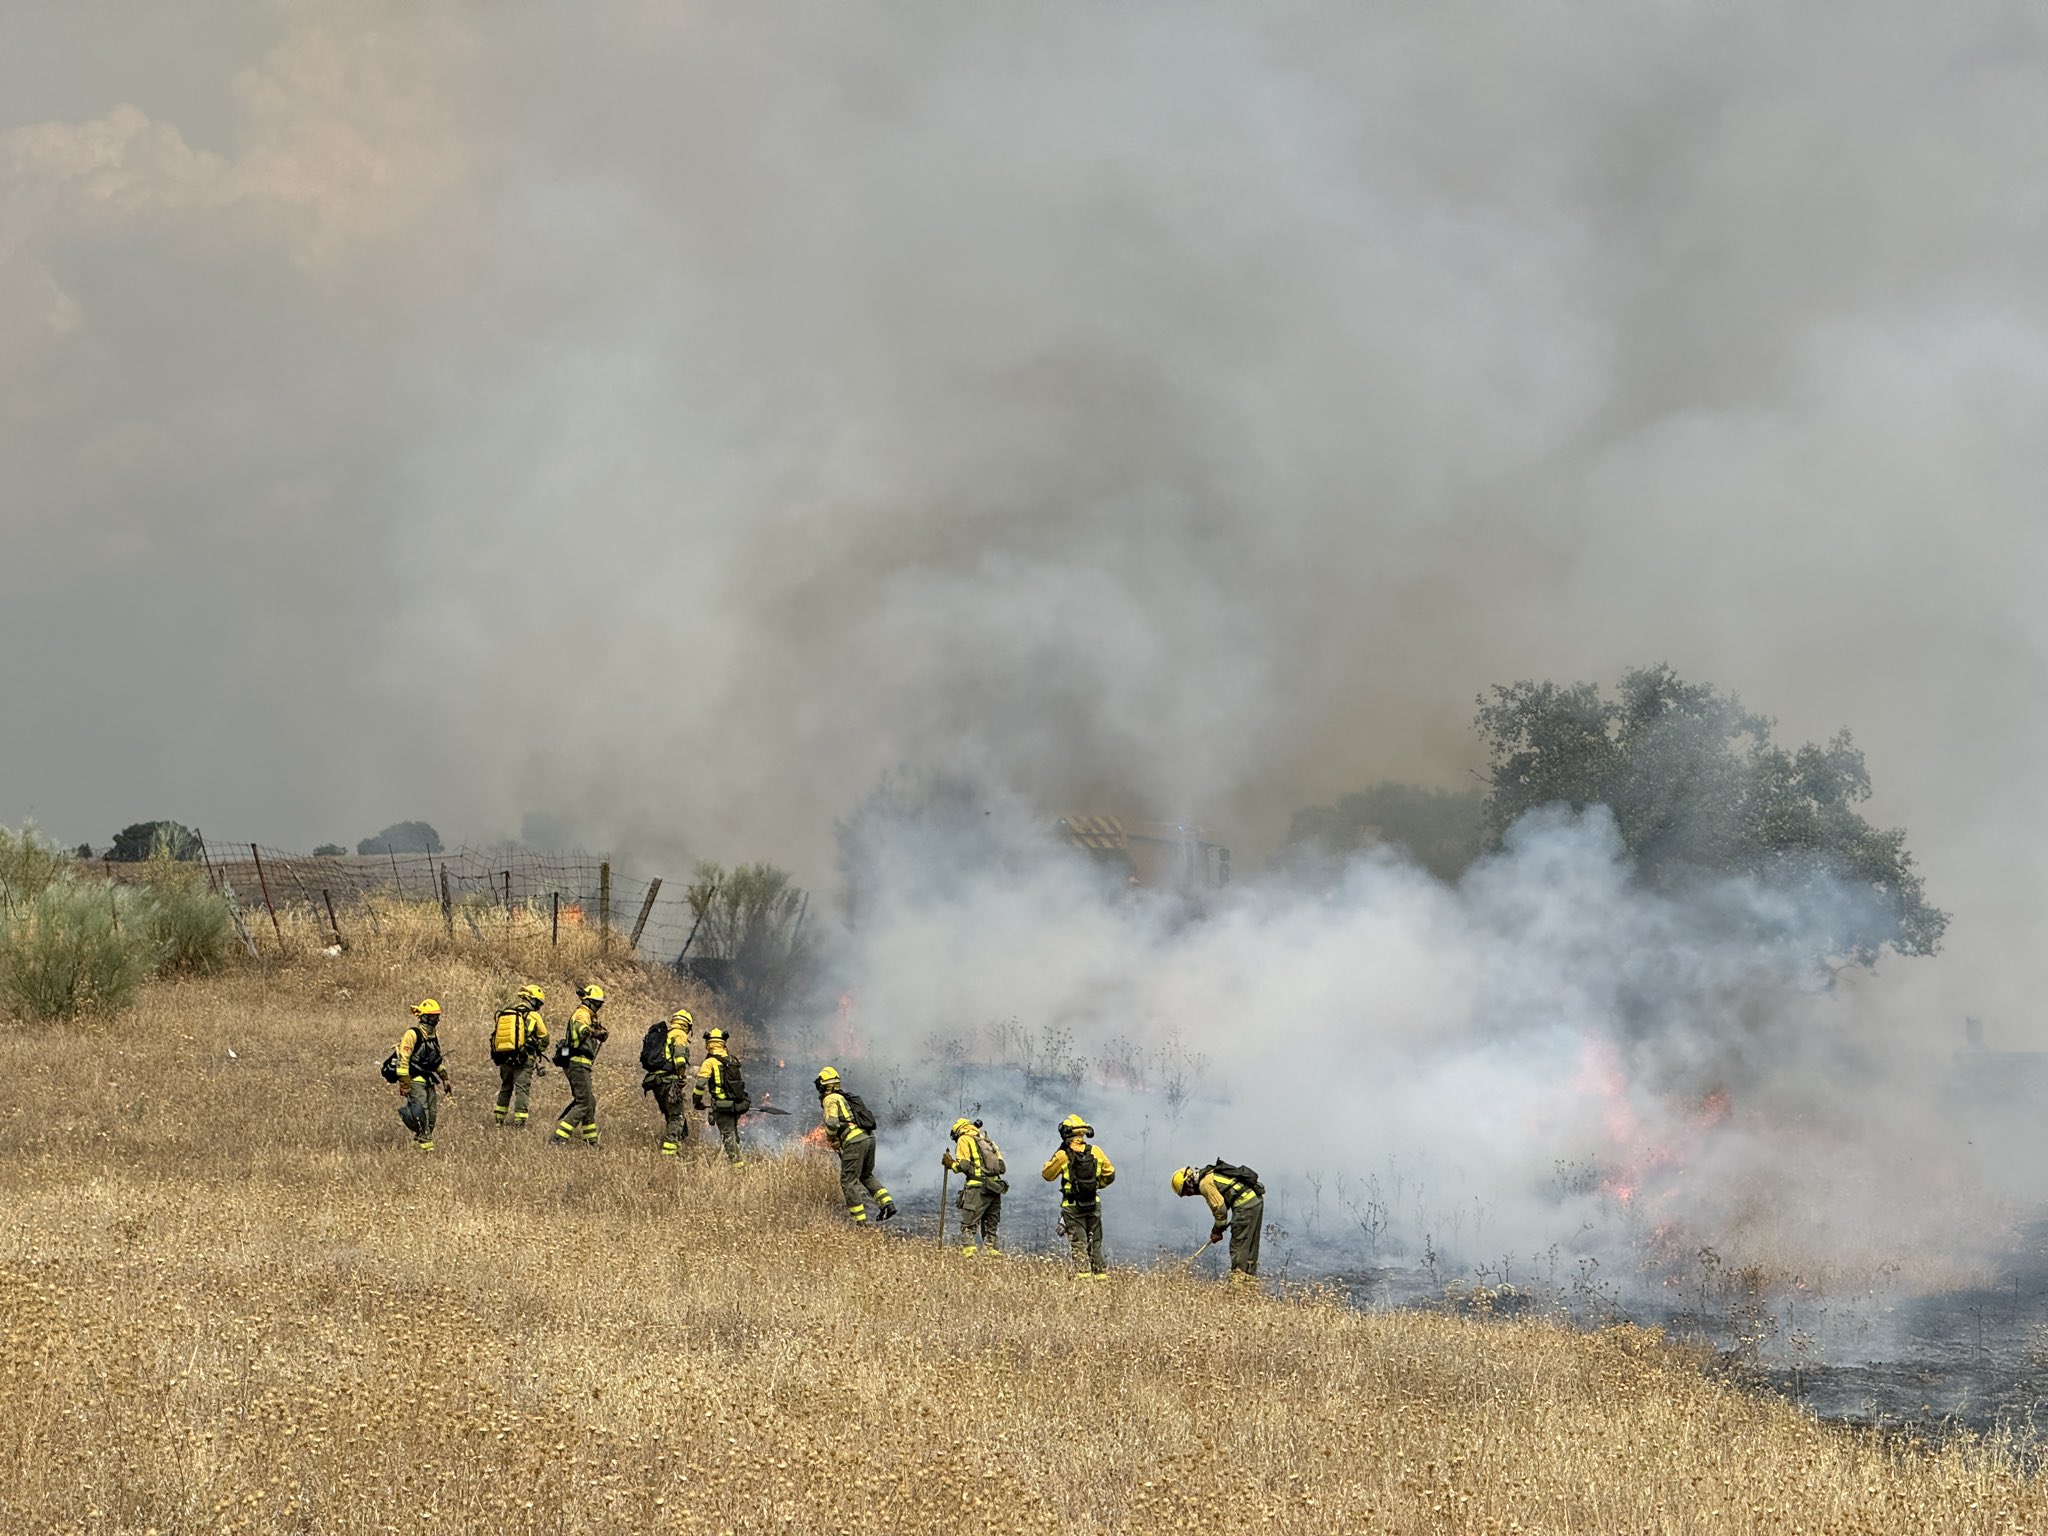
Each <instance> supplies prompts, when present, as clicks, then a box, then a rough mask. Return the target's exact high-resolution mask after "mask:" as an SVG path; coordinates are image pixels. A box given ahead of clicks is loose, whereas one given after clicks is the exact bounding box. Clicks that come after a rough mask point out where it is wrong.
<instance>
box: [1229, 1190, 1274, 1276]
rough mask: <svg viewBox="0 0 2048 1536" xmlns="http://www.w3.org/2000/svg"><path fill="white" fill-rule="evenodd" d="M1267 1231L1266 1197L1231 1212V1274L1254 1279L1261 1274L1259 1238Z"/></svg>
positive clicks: (1236, 1207) (1239, 1206)
mask: <svg viewBox="0 0 2048 1536" xmlns="http://www.w3.org/2000/svg"><path fill="white" fill-rule="evenodd" d="M1265 1230H1266V1201H1265V1197H1264V1196H1260V1197H1259V1198H1258V1199H1255V1200H1247V1201H1245V1203H1244V1204H1243V1205H1238V1206H1233V1207H1231V1211H1230V1272H1231V1273H1232V1274H1233V1275H1246V1276H1250V1277H1252V1278H1254V1279H1256V1278H1257V1276H1258V1273H1259V1237H1260V1234H1262V1233H1263V1232H1264V1231H1265Z"/></svg>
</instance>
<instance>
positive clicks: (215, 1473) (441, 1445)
mask: <svg viewBox="0 0 2048 1536" xmlns="http://www.w3.org/2000/svg"><path fill="white" fill-rule="evenodd" d="M383 926H384V933H383V936H382V937H381V938H379V939H377V940H374V941H373V940H370V939H369V938H368V937H367V936H365V938H364V940H363V943H362V944H361V946H360V947H359V948H356V949H353V950H351V951H350V952H349V953H347V954H345V955H342V956H340V957H337V958H329V957H326V956H322V955H319V954H317V953H316V952H314V949H313V946H312V944H311V942H310V934H302V935H300V936H299V937H298V942H297V949H296V952H295V953H293V954H292V955H291V956H290V957H289V958H287V959H284V960H273V961H266V963H265V965H264V966H263V967H262V968H260V969H259V968H253V967H252V968H247V969H243V970H239V971H237V972H235V973H233V974H230V975H228V976H225V977H221V978H216V979H213V980H207V981H193V982H185V983H176V984H168V983H166V984H156V985H153V986H152V987H151V988H149V989H148V990H147V991H146V992H145V993H144V995H143V998H142V1001H141V1003H140V1004H139V1006H138V1007H137V1008H136V1009H135V1010H134V1011H132V1012H131V1013H129V1014H128V1015H126V1016H124V1017H122V1018H121V1019H119V1020H115V1021H102V1022H96V1023H92V1024H89V1025H83V1026H80V1027H78V1028H76V1029H64V1030H57V1031H39V1030H32V1029H29V1028H26V1027H24V1026H20V1025H15V1024H6V1023H0V1073H4V1075H5V1080H6V1083H7V1092H6V1094H5V1096H4V1100H0V1199H4V1203H5V1215H4V1217H0V1330H4V1332H0V1390H4V1402H5V1409H4V1412H0V1469H4V1471H0V1532H5V1533H9V1536H12V1533H24V1536H28V1533H34V1536H41V1533H57V1532H67V1533H68V1532H77V1533H96V1536H97V1533H108V1536H112V1533H135V1536H141V1533H146V1532H157V1533H161V1536H172V1533H188V1532H190V1533H197V1532H213V1531H252V1532H253V1531H278V1532H285V1531H290V1532H308V1533H323V1536H359V1533H360V1536H369V1533H378V1532H405V1533H415V1532H492V1533H506V1536H526V1533H541V1532H545V1533H558V1532H559V1533H577V1536H582V1533H593V1536H594V1533H613V1532H620V1533H623V1532H650V1531H651V1532H672V1531H674V1532H700V1531H702V1532H717V1531H729V1532H734V1533H769V1532H799V1531H800V1532H804V1533H806V1536H816V1533H819V1532H824V1533H828V1536H837V1533H850V1532H875V1533H889V1532H944V1533H950V1536H960V1533H966V1532H979V1531H1020V1532H1041V1531H1043V1532H1051V1531H1073V1532H1108V1531H1128V1532H1154V1531H1157V1532H1167V1531H1173V1532H1219V1533H1220V1532H1233V1533H1235V1532H1245V1531H1253V1532H1264V1531H1274V1532H1301V1533H1308V1532H1318V1533H1324V1532H1327V1533H1338V1532H1415V1533H1423V1532H1429V1533H1458V1536H1463V1533H1474V1536H1477V1533H1499V1532H1527V1533H1537V1532H1542V1533H1553V1536H1564V1533H1568V1532H1569V1533H1594V1532H1598V1533H1610V1532H1611V1533H1623V1532H1625V1533H1647V1532H1659V1533H1706V1532H1787V1533H1789V1532H1813V1533H1820V1532H1830V1533H1843V1536H1847V1533H1852V1532H1853V1533H1880V1532H1883V1533H1897V1536H1922V1533H1927V1532H1943V1533H1951V1532H1952V1533H1974V1532H1986V1533H1988V1532H2039V1531H2044V1530H2048V1490H2044V1489H2043V1487H2042V1486H2040V1485H2039V1484H2037V1483H2035V1482H2033V1481H2031V1480H2030V1479H2029V1478H2028V1477H2027V1476H2025V1475H2024V1474H2023V1473H2022V1472H2021V1471H2020V1470H2019V1469H2018V1466H2017V1464H2016V1463H2015V1461H2014V1460H2013V1459H2012V1457H2011V1456H2010V1454H2009V1453H2008V1452H2007V1451H2005V1450H2003V1449H2001V1448H2000V1447H1996V1446H1986V1445H1982V1444H1977V1443H1968V1442H1965V1443H1958V1444H1952V1445H1948V1446H1945V1447H1943V1448H1940V1449H1935V1450H1916V1449H1912V1448H1909V1447H1903V1446H1899V1445H1896V1444H1888V1443H1885V1442H1881V1441H1879V1440H1877V1439H1875V1438H1873V1437H1870V1436H1866V1435H1861V1434H1856V1433H1851V1432H1846V1431H1841V1430H1835V1429H1830V1428H1826V1427H1823V1426H1821V1425H1819V1424H1816V1423H1814V1422H1813V1421H1811V1420H1809V1419H1808V1418H1806V1417H1804V1416H1803V1415H1802V1414H1800V1413H1799V1412H1798V1411H1796V1410H1794V1409H1793V1408H1791V1407H1789V1406H1787V1405H1785V1404H1782V1403H1780V1402H1777V1401H1774V1400H1770V1399H1765V1398H1759V1397H1753V1396H1749V1395H1745V1394H1743V1393H1741V1392H1739V1391H1737V1390H1735V1389H1733V1388H1731V1387H1729V1386H1727V1385H1725V1384H1722V1383H1719V1382H1716V1381H1714V1380H1712V1379H1709V1378H1708V1377H1707V1376H1705V1375H1703V1374H1701V1372H1700V1371H1699V1370H1698V1369H1697V1367H1696V1365H1695V1363H1694V1362H1692V1361H1690V1360H1688V1359H1686V1358H1684V1357H1682V1356H1681V1355H1679V1354H1678V1353H1676V1352H1675V1351H1672V1350H1669V1349H1667V1348H1666V1347H1665V1346H1664V1345H1663V1344H1661V1343H1660V1341H1659V1340H1658V1339H1657V1338H1656V1337H1654V1336H1652V1335H1648V1334H1644V1333H1641V1332H1638V1331H1634V1330H1621V1331H1616V1332H1611V1333H1606V1334H1598V1335H1583V1334H1574V1333H1571V1332H1568V1331H1565V1330H1561V1329H1559V1328H1556V1327H1553V1326H1550V1325H1546V1324H1538V1323H1522V1322H1515V1323H1501V1322H1484V1321H1474V1320H1467V1319H1456V1318H1450V1317H1445V1316H1435V1315H1428V1316H1425V1315H1392V1316H1389V1315H1367V1314H1362V1313H1358V1312H1355V1311H1351V1310H1347V1309H1346V1308H1345V1307H1343V1306H1341V1305H1339V1304H1337V1303H1335V1302H1334V1301H1332V1300H1330V1299H1328V1298H1319V1297H1317V1296H1315V1295H1313V1294H1295V1295H1287V1296H1277V1297H1239V1296H1233V1295H1230V1294H1228V1293H1227V1292H1226V1290H1225V1288H1224V1287H1222V1286H1221V1285H1219V1284H1216V1283H1214V1282H1213V1281H1193V1280H1186V1279H1181V1278H1178V1277H1175V1276H1172V1275H1167V1274H1150V1273H1136V1272H1133V1273H1127V1274H1122V1275H1120V1276H1118V1278H1117V1279H1116V1280H1115V1281H1114V1283H1112V1284H1110V1285H1107V1286H1086V1287H1076V1286H1074V1285H1073V1284H1072V1283H1071V1282H1069V1281H1068V1280H1067V1279H1066V1278H1065V1277H1064V1273H1063V1271H1062V1269H1061V1268H1060V1267H1059V1266H1058V1265H1056V1264H1054V1263H1052V1262H1050V1261H1045V1260H1038V1259H1012V1260H1006V1261H1001V1262H987V1261H983V1262H978V1263H975V1262H970V1261H968V1260H964V1259H962V1258H960V1257H959V1256H958V1255H957V1254H956V1253H953V1252H952V1251H950V1250H941V1249H939V1248H937V1247H936V1246H935V1245H934V1244H933V1243H932V1242H930V1241H929V1234H928V1233H926V1234H923V1236H922V1240H920V1235H919V1234H915V1233H911V1234H902V1233H896V1232H891V1231H889V1230H887V1229H883V1230H871V1231H864V1232H856V1231H851V1230H848V1229H847V1228H846V1226H845V1225H844V1222H843V1216H842V1215H841V1213H840V1212H839V1211H838V1209H837V1201H836V1198H835V1196H836V1191H835V1186H834V1184H833V1181H832V1178H831V1176H830V1172H829V1170H828V1169H827V1168H826V1167H825V1166H824V1165H823V1163H822V1161H821V1160H819V1159H817V1158H816V1157H815V1156H814V1155H811V1154H805V1153H797V1154H794V1155H792V1156H790V1157H788V1158H783V1159H764V1160H761V1161H759V1162H757V1163H755V1164H753V1165H752V1166H750V1167H748V1168H747V1169H746V1170H744V1171H743V1172H741V1173H739V1174H737V1175H735V1174H733V1173H731V1172H729V1171H728V1170H727V1168H726V1167H725V1166H724V1164H723V1163H722V1162H721V1161H719V1160H717V1158H716V1157H715V1155H714V1154H711V1153H709V1152H707V1151H706V1149H705V1148H704V1147H703V1145H702V1143H701V1141H699V1140H694V1139H693V1142H692V1152H693V1154H694V1155H692V1156H689V1157H686V1158H685V1159H683V1160H682V1161H681V1163H680V1164H677V1163H675V1162H664V1161H663V1160H662V1159H660V1158H659V1157H657V1156H656V1154H655V1149H654V1143H655V1136H654V1134H653V1131H654V1126H655V1122H654V1116H653V1113H652V1111H651V1109H650V1108H648V1107H647V1104H646V1101H645V1100H643V1099H642V1098H641V1096H640V1093H639V1089H638V1072H637V1069H636V1068H635V1067H634V1065H633V1063H632V1061H631V1056H632V1054H633V1051H634V1048H635V1045H636V1044H637V1040H638V1034H639V1030H640V1027H641V1026H642V1025H643V1024H644V1023H645V1021H646V1020H647V1019H648V1018H649V1017H651V1016H652V1015H653V1014H654V1013H655V1012H657V1011H660V1010H663V1009H666V1008H667V1007H668V1006H671V1005H672V1003H673V1001H674V999H675V996H676V995H677V994H676V993H675V991H674V988H675V985H676V984H675V982H674V981H673V979H671V978H665V977H663V976H660V975H658V974H655V973H643V972H636V971H631V970H629V969H628V968H626V967H623V966H617V965H614V966H612V967H609V968H606V969H605V970H604V971H603V972H602V975H603V978H604V979H605V980H606V982H607V983H608V984H609V985H610V987H611V990H612V997H613V1002H612V1004H611V1011H610V1013H609V1015H608V1018H609V1019H610V1021H611V1022H612V1024H613V1030H614V1039H613V1043H612V1046H611V1048H610V1052H609V1054H608V1055H607V1056H606V1057H605V1058H604V1059H603V1060H602V1061H601V1063H600V1067H599V1075H600V1079H601V1082H602V1085H603V1086H602V1089H601V1095H602V1101H603V1113H604V1115H605V1117H606V1121H607V1135H608V1138H609V1139H608V1144H607V1145H606V1146H605V1147H604V1148H603V1149H602V1150H601V1151H596V1152H588V1151H584V1150H582V1149H574V1150H568V1151H559V1152H558V1151H555V1150H553V1149H551V1148H548V1147H546V1146H544V1145H543V1137H544V1135H545V1131H546V1119H545V1118H544V1117H551V1116H552V1115H553V1113H554V1111H555V1110H556V1109H557V1108H559V1107H560V1101H561V1100H562V1098H563V1097H564V1094H563V1092H562V1088H561V1079H560V1078H559V1076H550V1077H548V1078H545V1079H543V1081H542V1084H541V1087H540V1091H539V1093H538V1095H537V1097H538V1101H539V1102H538V1103H537V1104H536V1116H535V1123H534V1125H533V1126H532V1127H531V1128H530V1129H529V1130H528V1131H527V1132H526V1133H524V1134H523V1135H515V1134H512V1133H500V1132H496V1131H494V1130H493V1129H492V1128H491V1126H490V1124H489V1111H488V1103H489V1096H490V1095H489V1091H488V1086H487V1072H486V1070H485V1068H484V1065H483V1062H482V1059H481V1058H482V1050H483V1047H482V1044H481V1040H482V1031H483V1024H482V1022H481V1021H482V1019H483V1018H484V1016H485V1015H486V1013H487V1009H488V1005H489V1004H490V1003H491V1002H492V1001H493V1000H494V999H496V998H497V997H498V996H500V995H502V993H503V992H504V990H505V989H506V988H507V987H508V986H509V985H511V984H513V983H514V982H516V981H517V980H520V979H524V978H525V975H526V973H525V972H523V971H520V970H518V969H517V967H518V966H520V965H522V964H531V965H534V966H535V967H536V969H537V971H538V973H539V974H538V978H537V979H540V980H541V981H542V982H543V983H544V984H545V985H547V986H548V987H549V990H550V997H551V1000H554V1001H559V1000H563V999H566V998H567V997H568V995H569V986H570V975H569V970H568V968H569V967H571V966H575V965H591V964H594V963H595V962H594V960H593V959H592V958H591V957H590V956H589V955H588V953H587V948H588V943H589V938H588V935H576V936H574V937H573V941H572V942H573V944H575V945H579V946H583V947H582V948H581V949H575V948H565V949H564V950H563V951H560V952H553V951H550V950H548V949H547V947H546V944H545V939H544V938H543V939H542V940H541V941H540V943H539V944H538V945H537V946H534V947H533V948H532V949H531V950H530V951H525V950H523V949H522V945H521V943H520V941H518V940H516V939H515V938H513V937H510V936H507V937H506V938H505V939H504V940H503V942H502V943H500V944H497V945H495V946H490V945H487V946H482V947H480V946H478V945H476V944H474V943H471V942H468V941H467V939H466V938H465V942H464V943H463V944H462V945H460V946H457V945H452V944H445V943H442V942H440V941H439V938H438V922H437V921H436V922H431V923H429V922H413V923H411V924H410V925H408V924H406V923H404V922H401V921H399V920H398V918H397V917H396V916H395V915H391V914H387V916H386V919H385V923H384V925H383ZM265 937H266V938H267V937H268V936H267V935H265ZM558 955H559V957H560V959H559V961H558V960H557V956H558ZM422 993H432V994H434V995H436V996H438V997H439V998H440V999H441V1000H442V1002H443V1003H444V1004H446V1005H447V1006H448V1011H449V1022H448V1023H447V1025H446V1026H444V1034H445V1036H446V1037H447V1038H448V1040H449V1046H450V1060H451V1064H452V1068H453V1070H454V1072H455V1075H456V1090H457V1092H456V1096H455V1097H454V1099H453V1100H452V1101H451V1102H450V1103H449V1104H448V1105H447V1106H446V1107H445V1109H444V1113H443V1120H442V1129H441V1133H440V1135H439V1138H438V1141H439V1146H440V1151H439V1152H437V1153H436V1154H434V1155H432V1156H423V1155H420V1154H416V1153H415V1152H414V1151H413V1150H412V1149H411V1148H410V1146H409V1144H408V1140H407V1138H406V1136H405V1135H404V1133H403V1132H402V1131H401V1129H400V1127H399V1125H398V1122H397V1119H396V1116H395V1114H394V1112H393V1111H394V1108H395V1103H396V1099H395V1094H394V1092H393V1091H392V1090H390V1089H388V1088H387V1087H386V1086H385V1085H384V1084H382V1083H381V1082H380V1081H378V1080H377V1078H376V1075H375V1066H376V1063H377V1061H378V1060H379V1059H380V1058H381V1057H382V1055H383V1053H384V1051H385V1050H386V1049H388V1046H389V1043H390V1041H391V1040H392V1039H394V1038H395V1037H396V1035H397V1033H398V1031H399V1029H400V1028H401V1027H402V1026H403V1024H404V1022H405V1013H404V1008H405V1005H406V1003H408V1002H410V1001H411V1000H412V999H414V998H416V997H417V996H419V995H421V994H422ZM549 1011H550V1013H551V1015H553V1016H555V1017H556V1018H559V1017H561V1016H563V1015H564V1014H565V1012H566V1009H565V1008H564V1007H560V1006H558V1007H553V1008H551V1009H550V1010H549ZM231 1052H232V1055H231V1054H230V1053H231ZM1032 1182H1033V1185H1034V1188H1030V1189H1027V1188H1024V1187H1022V1185H1021V1184H1020V1188H1019V1191H1018V1193H1017V1194H1016V1195H1014V1196H1013V1197H1012V1199H1013V1200H1023V1201H1029V1200H1033V1199H1042V1198H1045V1196H1044V1194H1043V1192H1042V1191H1038V1190H1037V1189H1036V1188H1035V1181H1032ZM900 1225H904V1226H908V1225H912V1224H911V1223H902V1224H900Z"/></svg>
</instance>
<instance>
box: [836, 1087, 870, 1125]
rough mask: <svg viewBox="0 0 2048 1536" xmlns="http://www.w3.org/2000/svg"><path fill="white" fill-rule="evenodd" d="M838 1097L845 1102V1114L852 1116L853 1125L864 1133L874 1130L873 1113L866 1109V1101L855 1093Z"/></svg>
mask: <svg viewBox="0 0 2048 1536" xmlns="http://www.w3.org/2000/svg"><path fill="white" fill-rule="evenodd" d="M840 1097H841V1098H843V1099H845V1100H846V1112H847V1113H848V1114H849V1115H851V1116H853V1123H854V1124H855V1125H857V1126H859V1127H860V1128H861V1129H862V1130H864V1131H872V1130H874V1128H875V1112H874V1111H873V1110H872V1109H869V1108H868V1101H867V1100H866V1099H864V1098H862V1097H861V1096H860V1095H859V1094H857V1093H843V1094H841V1095H840Z"/></svg>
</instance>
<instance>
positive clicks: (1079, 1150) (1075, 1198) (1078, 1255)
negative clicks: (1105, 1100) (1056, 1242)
mask: <svg viewBox="0 0 2048 1536" xmlns="http://www.w3.org/2000/svg"><path fill="white" fill-rule="evenodd" d="M1094 1134H1095V1127H1094V1126H1092V1125H1090V1124H1089V1123H1088V1122H1087V1121H1086V1120H1083V1119H1082V1118H1081V1117H1080V1116H1079V1115H1069V1116H1067V1118H1066V1119H1064V1120H1062V1121H1061V1122H1060V1145H1059V1150H1058V1151H1056V1152H1055V1153H1053V1155H1052V1156H1051V1157H1050V1158H1048V1159H1047V1160H1046V1164H1045V1167H1044V1168H1042V1169H1040V1170H1039V1177H1040V1178H1042V1179H1044V1180H1045V1181H1046V1182H1047V1183H1048V1184H1050V1183H1051V1182H1052V1181H1053V1180H1054V1179H1058V1180H1059V1181H1060V1230H1061V1231H1062V1232H1064V1233H1066V1234H1067V1247H1068V1248H1069V1249H1070V1250H1071V1251H1072V1253H1073V1256H1074V1278H1075V1279H1076V1280H1081V1279H1085V1278H1088V1277H1090V1276H1092V1277H1094V1278H1095V1279H1097V1280H1107V1279H1108V1278H1109V1265H1108V1263H1107V1262H1105V1261H1104V1259H1103V1257H1102V1203H1101V1193H1102V1191H1103V1190H1105V1189H1107V1188H1109V1186H1110V1185H1112V1184H1114V1183H1115V1182H1116V1168H1115V1167H1114V1166H1113V1165H1112V1164H1111V1163H1110V1160H1109V1154H1108V1153H1106V1152H1104V1151H1103V1150H1102V1148H1100V1147H1098V1146H1095V1145H1093V1144H1092V1143H1091V1142H1090V1141H1089V1139H1088V1138H1089V1137H1091V1136H1093V1135H1094Z"/></svg>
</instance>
